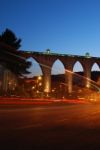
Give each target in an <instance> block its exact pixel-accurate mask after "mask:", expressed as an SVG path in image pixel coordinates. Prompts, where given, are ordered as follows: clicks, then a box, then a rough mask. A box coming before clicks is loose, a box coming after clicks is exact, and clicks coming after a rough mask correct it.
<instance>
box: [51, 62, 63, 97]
mask: <svg viewBox="0 0 100 150" xmlns="http://www.w3.org/2000/svg"><path fill="white" fill-rule="evenodd" d="M65 87H66V86H65V68H64V65H63V63H62V62H61V61H60V60H59V59H57V60H56V61H55V62H54V63H53V66H52V68H51V95H52V97H55V98H64V97H65Z"/></svg>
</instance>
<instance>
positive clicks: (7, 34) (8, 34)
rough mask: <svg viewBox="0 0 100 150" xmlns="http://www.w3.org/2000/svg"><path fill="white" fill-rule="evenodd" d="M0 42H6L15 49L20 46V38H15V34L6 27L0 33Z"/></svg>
mask: <svg viewBox="0 0 100 150" xmlns="http://www.w3.org/2000/svg"><path fill="white" fill-rule="evenodd" d="M0 42H3V43H5V44H7V45H8V46H11V47H12V48H14V49H15V50H17V49H19V48H20V46H21V45H20V43H21V39H17V37H16V36H15V34H14V33H13V32H12V31H11V30H9V29H6V30H5V31H4V32H3V33H2V34H1V35H0Z"/></svg>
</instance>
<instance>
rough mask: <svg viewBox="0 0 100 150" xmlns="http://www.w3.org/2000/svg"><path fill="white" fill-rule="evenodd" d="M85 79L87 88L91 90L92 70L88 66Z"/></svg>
mask: <svg viewBox="0 0 100 150" xmlns="http://www.w3.org/2000/svg"><path fill="white" fill-rule="evenodd" d="M84 77H85V78H84V81H85V87H87V88H90V80H91V68H90V67H89V66H88V65H87V67H86V68H85V70H84Z"/></svg>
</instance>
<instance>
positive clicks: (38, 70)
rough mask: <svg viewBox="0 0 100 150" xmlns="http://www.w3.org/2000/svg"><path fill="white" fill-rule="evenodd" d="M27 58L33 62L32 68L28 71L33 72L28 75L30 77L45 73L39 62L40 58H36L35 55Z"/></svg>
mask: <svg viewBox="0 0 100 150" xmlns="http://www.w3.org/2000/svg"><path fill="white" fill-rule="evenodd" d="M27 60H28V61H31V63H32V66H31V67H30V69H28V71H30V72H31V74H30V75H28V77H33V76H41V75H43V70H42V67H41V65H40V64H39V62H38V60H36V59H35V58H34V57H29V58H27Z"/></svg>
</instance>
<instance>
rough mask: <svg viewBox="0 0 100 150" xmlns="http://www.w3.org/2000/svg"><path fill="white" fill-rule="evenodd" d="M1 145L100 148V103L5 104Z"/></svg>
mask: <svg viewBox="0 0 100 150" xmlns="http://www.w3.org/2000/svg"><path fill="white" fill-rule="evenodd" d="M0 149H1V150H98V149H100V105H99V104H73V105H62V106H59V105H58V106H57V105H54V106H53V105H50V106H49V105H47V106H46V105H45V106H26V105H25V106H24V105H23V106H10V105H9V106H5V105H4V106H3V105H1V106H0Z"/></svg>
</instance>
